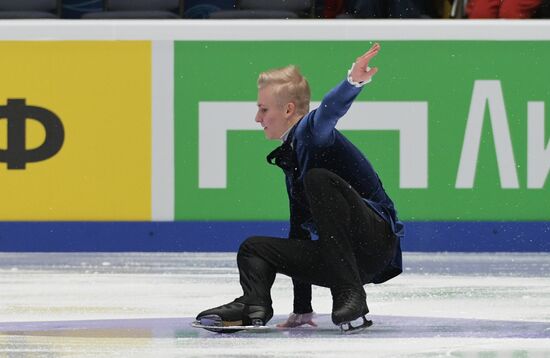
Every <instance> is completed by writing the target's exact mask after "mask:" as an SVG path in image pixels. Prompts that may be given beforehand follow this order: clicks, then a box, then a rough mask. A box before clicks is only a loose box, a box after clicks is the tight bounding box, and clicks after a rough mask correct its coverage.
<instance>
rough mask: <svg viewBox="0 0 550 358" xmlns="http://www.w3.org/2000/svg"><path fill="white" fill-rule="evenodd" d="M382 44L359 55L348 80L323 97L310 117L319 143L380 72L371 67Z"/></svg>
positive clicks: (375, 45) (328, 134)
mask: <svg viewBox="0 0 550 358" xmlns="http://www.w3.org/2000/svg"><path fill="white" fill-rule="evenodd" d="M378 51H380V45H379V44H378V43H375V44H374V45H372V47H371V48H370V49H369V50H368V51H367V52H365V53H364V54H363V55H361V56H359V57H357V59H356V60H355V62H354V63H353V65H352V66H351V69H350V70H349V71H348V78H347V81H343V82H341V83H340V84H339V85H338V86H336V87H335V88H333V89H332V90H331V91H330V92H329V93H327V94H326V95H325V97H324V98H323V100H322V102H321V104H320V106H319V108H317V109H316V110H315V112H314V113H313V115H312V117H311V118H309V121H308V126H309V128H310V130H311V132H312V133H313V135H314V138H315V142H317V144H322V143H326V142H327V141H328V140H329V139H330V138H331V137H330V136H331V133H332V131H333V129H334V127H335V126H336V123H338V120H339V119H340V118H342V117H343V116H344V115H345V114H346V112H347V111H348V110H349V108H350V107H351V104H352V103H353V101H354V100H355V98H356V97H357V95H358V94H359V92H361V87H363V86H364V85H365V84H367V83H369V82H370V81H371V79H372V77H373V76H374V75H375V74H376V72H378V68H376V67H374V68H370V67H369V62H370V60H371V59H372V58H373V57H374V56H376V55H377V54H378Z"/></svg>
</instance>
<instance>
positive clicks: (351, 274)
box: [237, 169, 396, 305]
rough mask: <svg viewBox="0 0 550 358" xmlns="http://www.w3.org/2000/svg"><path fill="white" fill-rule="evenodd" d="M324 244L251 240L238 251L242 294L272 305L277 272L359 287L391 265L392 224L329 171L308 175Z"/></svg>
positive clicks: (248, 299)
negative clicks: (272, 287)
mask: <svg viewBox="0 0 550 358" xmlns="http://www.w3.org/2000/svg"><path fill="white" fill-rule="evenodd" d="M304 184H305V190H306V196H307V198H308V200H309V206H310V210H311V213H312V216H313V220H314V222H315V224H316V226H317V231H318V234H319V240H313V241H312V240H292V239H290V240H289V239H283V238H273V237H251V238H248V239H247V240H246V241H244V242H243V244H242V245H241V246H240V248H239V252H238V255H237V264H238V267H239V275H240V283H241V286H242V289H243V296H242V297H240V298H238V299H237V301H239V302H243V303H248V304H257V305H271V304H272V301H271V294H270V291H271V286H272V285H273V282H274V280H275V275H276V273H282V274H284V275H287V276H290V277H293V278H295V279H298V280H300V281H302V282H305V283H311V284H314V285H318V286H324V287H329V288H360V289H362V285H363V284H365V283H368V282H371V279H372V277H373V276H374V275H375V274H376V273H378V272H379V271H380V270H381V269H383V268H384V267H386V265H387V264H388V263H389V262H390V261H391V259H392V257H393V253H394V250H395V243H396V239H395V236H394V234H393V232H392V230H391V228H390V226H389V224H388V223H386V222H385V221H384V220H383V219H382V218H381V217H380V216H379V215H378V214H376V213H375V212H374V211H373V210H372V209H371V208H370V207H369V206H368V205H367V204H366V203H365V202H364V201H363V199H362V198H361V197H360V196H359V194H358V193H357V192H356V191H355V190H354V189H353V188H352V187H351V185H349V184H348V183H347V182H346V181H344V180H343V179H342V178H340V177H339V176H338V175H336V174H334V173H332V172H330V171H328V170H326V169H311V170H310V171H309V172H308V173H307V174H306V177H305V182H304Z"/></svg>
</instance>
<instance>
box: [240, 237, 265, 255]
mask: <svg viewBox="0 0 550 358" xmlns="http://www.w3.org/2000/svg"><path fill="white" fill-rule="evenodd" d="M262 239H263V238H262V237H260V236H251V237H249V238H248V239H246V240H244V241H243V242H242V243H241V246H240V247H239V252H238V254H239V255H242V254H248V253H251V252H253V251H254V248H256V247H258V245H260V242H261V241H262Z"/></svg>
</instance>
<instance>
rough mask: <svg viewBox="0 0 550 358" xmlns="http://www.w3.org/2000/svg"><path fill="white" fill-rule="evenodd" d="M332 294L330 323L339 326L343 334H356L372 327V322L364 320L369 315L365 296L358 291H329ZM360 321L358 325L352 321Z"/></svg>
mask: <svg viewBox="0 0 550 358" xmlns="http://www.w3.org/2000/svg"><path fill="white" fill-rule="evenodd" d="M331 293H332V322H333V323H334V324H335V325H337V326H340V329H341V330H342V332H343V333H356V332H359V331H362V330H364V329H365V328H367V327H369V326H371V325H372V321H369V320H367V319H366V318H365V315H366V314H367V313H369V308H368V307H367V296H366V294H365V291H364V290H363V288H362V287H361V288H360V289H336V288H333V289H331ZM360 318H361V319H362V323H359V324H358V325H354V324H352V322H353V321H355V320H358V319H360Z"/></svg>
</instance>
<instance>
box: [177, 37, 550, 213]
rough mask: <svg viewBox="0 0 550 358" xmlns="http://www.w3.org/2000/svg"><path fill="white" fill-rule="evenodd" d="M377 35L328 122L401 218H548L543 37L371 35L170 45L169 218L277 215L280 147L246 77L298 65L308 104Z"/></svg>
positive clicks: (549, 93) (548, 45) (281, 194)
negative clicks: (366, 64)
mask: <svg viewBox="0 0 550 358" xmlns="http://www.w3.org/2000/svg"><path fill="white" fill-rule="evenodd" d="M374 41H377V42H379V43H380V44H381V46H382V49H381V51H380V53H379V55H378V56H377V57H376V58H375V59H374V60H373V62H372V65H374V66H377V67H378V68H379V72H378V74H377V75H376V76H375V78H374V80H373V82H372V83H370V84H369V85H367V86H366V87H365V88H364V89H363V91H362V93H361V94H360V95H359V97H358V98H357V100H356V103H355V104H354V105H353V106H352V110H350V113H348V115H346V116H345V117H343V118H342V119H341V121H340V123H339V126H340V125H341V127H339V129H340V130H342V132H343V133H344V134H345V135H346V136H347V137H348V138H349V139H351V141H352V142H353V143H355V144H356V145H357V147H358V148H360V149H361V150H362V151H363V152H364V153H365V154H366V156H367V157H368V158H369V160H370V161H371V162H372V163H373V165H374V167H375V168H376V169H377V171H378V172H379V174H380V177H381V179H382V181H383V183H384V187H385V188H386V190H387V192H388V193H389V195H390V196H391V197H392V199H393V200H394V202H395V203H396V207H397V209H398V213H399V215H400V217H401V219H402V220H406V221H477V220H479V221H501V220H502V221H505V220H513V221H545V220H550V210H549V209H550V205H549V204H548V202H549V201H550V191H549V190H548V180H547V174H548V171H549V169H550V146H549V145H548V138H549V136H550V135H549V132H550V129H547V128H548V127H550V124H548V122H549V121H548V120H547V119H546V118H547V116H546V114H545V103H546V102H547V101H548V100H549V99H550V84H549V82H548V79H549V78H550V66H548V64H549V63H550V42H548V41H480V40H475V41H474V40H471V41H448V40H446V41H444V40H439V41H435V40H431V41H418V40H408V41H392V40H382V41H378V40H377V39H375V38H373V39H371V41H176V42H175V44H174V82H175V83H174V102H175V103H174V108H175V111H174V121H175V124H174V126H175V212H174V214H175V215H174V216H175V219H176V220H230V221H231V220H286V219H287V218H288V207H287V206H288V199H287V194H286V190H285V187H284V176H283V173H282V172H281V171H280V170H279V169H278V168H277V167H274V166H271V165H268V164H267V162H266V160H265V156H266V155H267V154H268V153H269V152H270V151H271V150H272V149H273V148H275V147H276V146H278V145H279V144H280V143H279V142H277V141H268V140H266V139H265V138H264V135H263V132H262V130H261V126H260V125H258V124H257V123H254V114H255V109H256V102H255V101H256V95H257V88H256V79H257V76H258V74H259V73H260V72H261V71H264V70H267V69H270V68H274V67H282V66H285V65H288V64H295V65H298V66H299V67H300V68H301V71H302V72H303V74H304V75H305V76H306V77H307V78H308V80H309V83H310V86H311V89H312V101H314V102H318V101H320V100H321V99H322V98H323V95H324V94H325V93H327V92H328V91H329V90H330V89H331V88H332V87H333V86H335V85H336V84H337V83H338V82H339V81H342V80H343V79H344V78H345V76H346V73H347V70H348V68H349V67H350V66H351V64H352V62H353V61H354V59H355V58H356V57H357V56H359V55H361V54H362V53H363V52H364V51H366V50H367V49H368V48H369V47H370V45H371V43H372V42H374ZM352 112H353V113H352ZM346 121H348V122H346ZM545 124H546V125H545Z"/></svg>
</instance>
